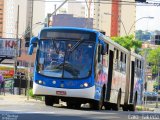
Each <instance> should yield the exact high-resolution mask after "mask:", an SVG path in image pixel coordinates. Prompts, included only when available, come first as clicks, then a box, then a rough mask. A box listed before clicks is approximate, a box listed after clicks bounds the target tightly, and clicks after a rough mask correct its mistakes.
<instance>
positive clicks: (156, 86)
mask: <svg viewBox="0 0 160 120" xmlns="http://www.w3.org/2000/svg"><path fill="white" fill-rule="evenodd" d="M153 91H154V92H157V91H158V82H157V81H154V83H153Z"/></svg>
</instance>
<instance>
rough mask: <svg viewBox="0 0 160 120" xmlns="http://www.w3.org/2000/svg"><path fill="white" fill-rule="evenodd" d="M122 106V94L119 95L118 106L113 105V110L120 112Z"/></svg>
mask: <svg viewBox="0 0 160 120" xmlns="http://www.w3.org/2000/svg"><path fill="white" fill-rule="evenodd" d="M120 105H121V93H120V92H119V93H118V98H117V104H113V107H112V108H113V110H116V111H118V110H119V109H120Z"/></svg>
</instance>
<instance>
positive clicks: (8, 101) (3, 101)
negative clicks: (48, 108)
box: [0, 94, 43, 106]
mask: <svg viewBox="0 0 160 120" xmlns="http://www.w3.org/2000/svg"><path fill="white" fill-rule="evenodd" d="M31 102H32V103H34V102H36V103H37V102H40V103H43V101H40V100H35V99H32V98H29V100H27V96H24V95H11V94H6V95H5V96H4V95H0V106H1V105H16V104H18V105H19V104H21V105H23V104H26V103H31Z"/></svg>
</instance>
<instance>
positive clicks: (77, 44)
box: [69, 40, 84, 52]
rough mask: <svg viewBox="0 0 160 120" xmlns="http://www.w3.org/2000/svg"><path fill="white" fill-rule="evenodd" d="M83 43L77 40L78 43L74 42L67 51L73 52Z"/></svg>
mask: <svg viewBox="0 0 160 120" xmlns="http://www.w3.org/2000/svg"><path fill="white" fill-rule="evenodd" d="M83 42H84V40H79V41H78V42H76V44H74V46H73V47H72V48H71V49H70V50H69V51H70V52H73V51H74V50H75V49H76V48H77V47H78V46H79V45H80V44H81V43H83Z"/></svg>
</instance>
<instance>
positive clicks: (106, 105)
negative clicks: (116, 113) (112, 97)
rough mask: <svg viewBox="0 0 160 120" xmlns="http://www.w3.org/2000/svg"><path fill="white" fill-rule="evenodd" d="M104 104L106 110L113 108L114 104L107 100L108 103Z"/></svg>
mask: <svg viewBox="0 0 160 120" xmlns="http://www.w3.org/2000/svg"><path fill="white" fill-rule="evenodd" d="M104 104H105V110H111V108H112V107H111V106H112V105H111V103H107V102H106V103H104Z"/></svg>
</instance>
